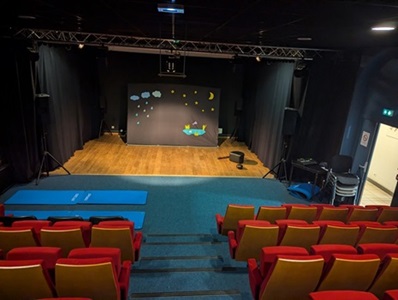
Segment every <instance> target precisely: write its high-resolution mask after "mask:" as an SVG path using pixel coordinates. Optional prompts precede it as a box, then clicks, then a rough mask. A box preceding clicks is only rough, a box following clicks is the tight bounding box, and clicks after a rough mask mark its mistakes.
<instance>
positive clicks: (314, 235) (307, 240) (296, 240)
mask: <svg viewBox="0 0 398 300" xmlns="http://www.w3.org/2000/svg"><path fill="white" fill-rule="evenodd" d="M279 226H280V229H279V242H278V245H280V246H296V247H304V248H305V249H307V250H308V251H309V249H310V247H311V246H312V245H315V244H316V243H317V242H318V239H319V233H320V226H319V225H315V224H295V225H282V226H281V225H279Z"/></svg>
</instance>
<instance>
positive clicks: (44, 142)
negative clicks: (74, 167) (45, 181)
mask: <svg viewBox="0 0 398 300" xmlns="http://www.w3.org/2000/svg"><path fill="white" fill-rule="evenodd" d="M42 147H43V148H44V151H43V157H42V159H41V164H40V169H39V172H38V173H37V178H36V185H38V184H39V181H40V178H41V176H42V173H43V167H44V164H46V174H47V177H48V176H50V172H49V166H48V157H50V158H51V159H52V160H53V161H54V162H56V163H57V165H58V167H61V168H62V169H64V170H65V172H66V173H68V175H70V172H69V171H68V170H67V169H66V168H65V167H64V166H63V165H62V164H61V163H60V162H59V161H58V160H57V159H56V158H55V157H54V156H53V155H52V154H51V153H50V152H48V151H47V139H46V133H44V134H43V136H42Z"/></svg>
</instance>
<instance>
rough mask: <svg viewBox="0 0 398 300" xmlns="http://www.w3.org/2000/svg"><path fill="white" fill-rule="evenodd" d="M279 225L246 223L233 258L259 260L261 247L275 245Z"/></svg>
mask: <svg viewBox="0 0 398 300" xmlns="http://www.w3.org/2000/svg"><path fill="white" fill-rule="evenodd" d="M278 233H279V227H278V226H277V225H268V226H266V227H265V226H261V227H258V226H251V225H246V226H245V228H244V231H243V234H242V237H241V239H240V241H239V243H238V247H237V249H236V252H235V258H234V259H235V260H237V261H247V259H249V258H255V259H256V260H259V258H260V253H261V249H262V248H263V247H267V246H276V245H277V243H278Z"/></svg>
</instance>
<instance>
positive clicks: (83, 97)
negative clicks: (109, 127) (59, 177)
mask: <svg viewBox="0 0 398 300" xmlns="http://www.w3.org/2000/svg"><path fill="white" fill-rule="evenodd" d="M85 51H87V52H85ZM91 51H94V50H90V49H87V50H86V48H85V49H83V51H82V50H80V49H72V48H71V46H68V48H67V47H64V46H46V45H42V46H40V48H39V56H40V59H39V61H38V62H39V63H38V81H39V84H40V88H39V90H40V94H47V95H48V97H47V99H46V97H44V98H41V99H39V100H37V101H39V102H40V101H43V100H44V103H41V104H40V105H41V109H38V122H39V124H40V126H39V131H41V132H39V135H41V137H43V136H45V137H46V141H45V142H47V150H48V152H49V153H50V154H52V156H53V157H55V159H56V160H57V161H58V162H60V163H61V164H63V163H64V162H66V161H67V160H68V159H69V158H70V157H71V156H72V155H73V153H74V152H75V151H76V150H78V149H82V147H83V144H84V143H85V142H86V141H88V140H90V139H92V138H94V137H96V136H98V132H99V127H100V101H99V98H100V97H99V92H98V91H99V87H98V72H97V61H96V55H93V53H92V52H91ZM40 129H41V130H40ZM48 163H49V168H50V170H53V169H55V168H56V167H57V166H59V165H58V163H57V162H55V161H54V160H53V159H51V157H50V158H49V159H48Z"/></svg>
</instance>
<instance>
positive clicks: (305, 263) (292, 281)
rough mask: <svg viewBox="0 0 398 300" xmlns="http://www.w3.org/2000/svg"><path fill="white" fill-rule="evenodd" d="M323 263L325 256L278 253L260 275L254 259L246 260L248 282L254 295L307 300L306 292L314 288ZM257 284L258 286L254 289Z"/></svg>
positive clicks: (282, 299) (276, 298) (264, 298)
mask: <svg viewBox="0 0 398 300" xmlns="http://www.w3.org/2000/svg"><path fill="white" fill-rule="evenodd" d="M323 265H324V259H323V258H322V256H320V255H308V256H294V255H277V256H276V257H275V259H274V261H273V263H272V264H271V266H270V268H269V271H268V273H267V274H266V276H265V277H264V278H262V277H261V275H260V272H259V270H258V268H257V264H256V262H255V260H254V259H249V260H248V272H249V282H250V288H251V290H252V295H253V298H254V299H256V300H257V299H262V300H268V299H272V300H286V299H295V300H308V295H309V293H310V292H313V291H314V290H315V288H316V286H317V284H318V282H319V279H320V277H321V274H322V269H323ZM258 281H260V283H259V282H258ZM258 286H260V289H259V290H258V292H257V289H256V288H257V287H258Z"/></svg>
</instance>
